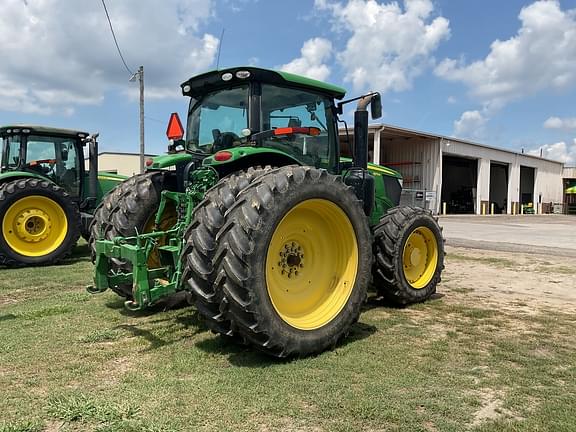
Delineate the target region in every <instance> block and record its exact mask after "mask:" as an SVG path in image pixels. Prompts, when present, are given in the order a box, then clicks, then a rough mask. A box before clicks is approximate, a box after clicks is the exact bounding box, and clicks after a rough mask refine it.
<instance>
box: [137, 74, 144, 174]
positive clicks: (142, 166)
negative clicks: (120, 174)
mask: <svg viewBox="0 0 576 432" xmlns="http://www.w3.org/2000/svg"><path fill="white" fill-rule="evenodd" d="M138 82H139V83H140V174H143V173H144V153H145V147H144V66H140V67H139V68H138Z"/></svg>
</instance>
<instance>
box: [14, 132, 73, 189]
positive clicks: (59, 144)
mask: <svg viewBox="0 0 576 432" xmlns="http://www.w3.org/2000/svg"><path fill="white" fill-rule="evenodd" d="M80 162H81V161H80V158H79V157H78V152H77V146H76V140H75V139H73V138H59V137H44V136H35V135H30V136H29V137H28V141H27V144H26V163H25V166H26V168H27V169H30V170H33V171H38V172H39V173H40V174H42V175H44V176H46V177H49V178H51V179H52V180H53V181H54V182H55V183H56V184H58V185H59V186H61V187H63V188H64V189H65V190H66V191H67V192H68V193H69V194H71V195H73V196H78V195H79V194H80Z"/></svg>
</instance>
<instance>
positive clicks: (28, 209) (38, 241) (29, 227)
mask: <svg viewBox="0 0 576 432" xmlns="http://www.w3.org/2000/svg"><path fill="white" fill-rule="evenodd" d="M67 232H68V220H67V218H66V213H64V210H63V209H62V207H60V205H59V204H58V203H57V202H55V201H53V200H51V199H50V198H47V197H45V196H39V195H30V196H27V197H25V198H21V199H19V200H18V201H16V202H15V203H14V204H12V205H11V206H10V207H9V208H8V211H7V212H6V214H5V215H4V219H3V220H2V234H3V236H4V240H5V241H6V243H7V244H8V246H9V247H10V249H12V250H13V251H14V252H16V253H18V254H20V255H22V256H27V257H40V256H45V255H48V254H49V253H51V252H54V251H55V250H56V249H58V248H59V247H60V245H61V244H62V243H63V242H64V239H65V238H66V233H67Z"/></svg>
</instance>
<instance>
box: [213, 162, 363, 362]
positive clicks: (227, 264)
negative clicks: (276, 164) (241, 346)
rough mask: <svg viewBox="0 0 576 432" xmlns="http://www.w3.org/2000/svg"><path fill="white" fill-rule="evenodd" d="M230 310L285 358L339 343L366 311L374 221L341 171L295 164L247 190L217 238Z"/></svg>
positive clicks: (248, 335) (235, 325)
mask: <svg viewBox="0 0 576 432" xmlns="http://www.w3.org/2000/svg"><path fill="white" fill-rule="evenodd" d="M217 239H218V243H219V245H218V247H219V249H220V250H225V251H226V253H225V255H224V257H223V259H222V260H221V261H220V262H219V266H218V269H217V270H216V272H217V273H218V274H222V275H223V279H222V282H221V283H220V284H219V285H217V287H216V289H217V290H219V289H222V290H223V293H222V294H223V296H222V304H221V310H222V311H224V312H225V316H226V318H227V319H228V320H229V321H231V323H232V330H233V331H237V332H239V333H240V335H241V336H243V338H244V339H245V340H246V341H247V342H249V343H250V344H252V345H253V346H255V347H256V348H258V349H259V350H262V351H264V352H266V353H267V354H271V355H273V356H277V357H286V356H306V355H310V354H314V353H319V352H322V351H324V350H326V349H328V348H331V347H333V346H335V345H336V344H337V343H338V341H339V340H340V339H341V338H343V337H344V336H345V335H346V334H347V333H348V331H349V330H350V327H351V326H352V324H354V323H355V322H356V321H357V320H358V317H359V315H360V310H361V306H362V304H363V302H364V300H365V298H366V289H367V285H368V283H369V278H370V266H371V264H372V250H371V243H372V241H371V234H370V230H369V225H368V219H367V217H366V216H365V214H364V212H363V210H362V203H361V202H359V201H358V199H357V198H356V196H355V195H354V193H353V191H352V190H351V188H350V187H348V186H346V185H345V184H344V183H343V182H342V179H341V177H339V176H334V175H331V174H329V173H328V172H327V171H325V170H319V169H315V168H311V167H294V166H287V167H282V168H279V169H276V170H273V171H271V172H270V173H268V174H265V175H263V176H261V177H260V178H259V179H258V180H257V181H255V182H253V183H252V184H251V185H250V186H248V187H247V188H246V189H244V190H243V191H242V192H241V193H240V194H239V196H238V199H237V202H236V204H234V206H233V207H232V208H231V209H230V210H229V212H228V214H227V216H226V223H225V225H224V226H223V227H222V229H221V230H220V233H219V234H218V236H217Z"/></svg>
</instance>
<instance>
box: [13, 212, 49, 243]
mask: <svg viewBox="0 0 576 432" xmlns="http://www.w3.org/2000/svg"><path fill="white" fill-rule="evenodd" d="M51 228H52V224H51V220H50V216H49V215H48V214H47V213H45V212H43V211H42V210H39V209H27V210H25V211H23V212H21V213H20V215H18V217H17V219H16V235H17V236H18V237H19V238H20V239H22V240H23V241H25V242H29V243H36V242H39V241H42V240H44V239H46V238H47V237H48V235H49V234H50V230H51Z"/></svg>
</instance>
